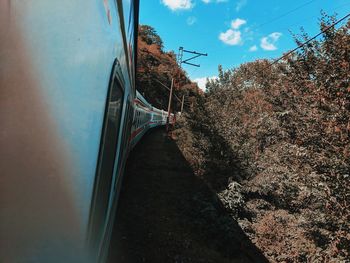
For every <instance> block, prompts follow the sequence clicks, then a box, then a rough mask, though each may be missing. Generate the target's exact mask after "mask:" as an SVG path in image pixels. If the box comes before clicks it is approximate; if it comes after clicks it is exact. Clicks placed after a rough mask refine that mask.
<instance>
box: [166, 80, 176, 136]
mask: <svg viewBox="0 0 350 263" xmlns="http://www.w3.org/2000/svg"><path fill="white" fill-rule="evenodd" d="M173 87H174V78H172V79H171V87H170V93H169V103H168V117H167V118H166V130H167V131H169V119H170V109H171V100H172V98H173Z"/></svg>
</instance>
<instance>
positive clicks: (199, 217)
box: [109, 129, 267, 263]
mask: <svg viewBox="0 0 350 263" xmlns="http://www.w3.org/2000/svg"><path fill="white" fill-rule="evenodd" d="M222 207H223V206H222V204H221V203H220V201H219V199H218V198H217V197H216V195H215V194H214V193H213V192H212V191H211V190H210V189H209V188H208V186H207V185H206V184H205V183H204V182H203V181H202V180H201V179H200V178H198V177H197V176H195V175H194V174H193V171H192V170H191V168H190V166H189V164H188V163H187V161H186V159H185V158H184V157H183V155H182V153H181V152H180V150H179V149H178V147H177V145H176V143H175V142H174V141H172V140H171V139H169V138H168V137H167V135H166V133H165V132H164V130H163V129H155V130H152V131H151V132H150V133H148V134H147V135H146V136H145V138H143V139H142V141H141V142H140V143H139V144H138V145H137V146H136V148H135V149H134V150H133V152H132V153H131V155H130V158H129V160H128V163H127V166H126V172H125V177H124V182H123V186H122V192H121V195H120V202H119V208H118V213H117V218H116V223H115V227H114V230H113V237H112V243H111V244H112V245H111V249H110V255H109V262H113V263H122V262H128V263H138V262H152V263H158V262H159V263H167V262H174V263H175V262H176V263H189V262H195V263H197V262H215V263H218V262H224V263H225V262H267V259H266V258H265V257H264V256H263V255H262V253H261V252H260V251H259V250H258V249H257V248H256V247H255V246H254V245H253V244H252V243H251V241H250V240H249V238H248V237H247V236H246V235H245V234H244V232H243V231H242V229H241V228H240V227H239V225H238V224H237V222H236V221H235V220H233V219H232V217H230V216H229V215H228V214H227V213H226V212H225V210H224V209H222Z"/></svg>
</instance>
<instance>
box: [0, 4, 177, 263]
mask: <svg viewBox="0 0 350 263" xmlns="http://www.w3.org/2000/svg"><path fill="white" fill-rule="evenodd" d="M138 13H139V1H137V0H134V1H133V0H93V1H85V0H84V1H83V0H75V1H71V0H61V1H47V0H26V1H22V0H4V1H1V2H0V57H1V59H0V90H1V96H0V101H1V111H0V125H1V133H0V167H1V175H0V262H16V263H17V262H45V263H51V262H68V263H69V262H74V263H79V262H84V263H90V262H91V263H95V262H105V261H106V258H107V255H108V250H109V244H110V239H111V232H112V228H113V224H114V219H115V214H116V213H117V205H118V196H119V192H120V188H121V184H122V178H123V173H124V172H123V171H124V167H125V163H126V159H127V157H128V154H129V152H130V151H131V150H132V149H133V148H134V147H135V145H136V144H137V143H138V142H139V141H140V139H141V138H142V136H143V135H144V134H145V133H146V132H147V131H148V130H149V129H151V128H154V127H157V126H164V125H165V124H166V122H167V120H168V121H169V122H170V123H173V122H174V120H175V117H174V115H173V114H170V115H168V112H165V111H164V110H162V109H157V108H155V107H153V106H152V105H151V104H150V103H148V102H147V101H146V99H145V98H144V97H143V96H142V95H141V94H140V93H139V92H138V91H137V88H136V77H135V76H136V65H137V31H138ZM140 176H142V173H141V174H140Z"/></svg>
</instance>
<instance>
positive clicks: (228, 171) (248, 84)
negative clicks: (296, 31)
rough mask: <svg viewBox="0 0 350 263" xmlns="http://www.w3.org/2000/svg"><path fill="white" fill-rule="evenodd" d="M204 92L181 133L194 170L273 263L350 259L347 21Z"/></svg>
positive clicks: (325, 21) (224, 76)
mask: <svg viewBox="0 0 350 263" xmlns="http://www.w3.org/2000/svg"><path fill="white" fill-rule="evenodd" d="M335 20H336V18H335V17H329V16H327V15H325V14H323V16H322V18H321V20H320V29H321V30H323V29H325V28H326V27H328V26H329V25H331V24H332V23H333V22H334V21H335ZM309 39H310V37H309V36H308V35H307V34H306V33H305V32H301V35H298V36H295V42H296V44H297V45H300V44H301V43H302V42H304V41H306V40H309ZM141 48H142V46H141ZM159 52H160V51H159ZM143 54H146V52H144V53H143ZM167 56H171V54H167ZM158 62H159V61H157V63H158ZM158 68H159V69H160V68H161V66H158ZM207 90H208V92H207V93H206V94H205V96H198V97H197V100H196V103H195V107H194V110H193V111H188V112H187V114H186V116H185V117H184V118H182V119H181V120H180V122H179V123H178V127H177V130H176V131H175V132H174V134H175V135H176V139H177V143H178V145H179V147H180V148H181V150H182V152H183V154H184V155H185V157H186V159H187V160H188V161H189V162H190V163H191V165H192V168H193V169H194V170H195V172H196V174H197V175H198V176H199V177H201V178H203V180H205V181H206V182H207V184H208V185H209V186H210V187H211V189H212V190H213V191H214V192H216V194H217V195H218V196H219V198H220V200H221V201H222V203H223V204H224V206H225V208H226V209H227V210H228V211H229V212H230V214H231V215H232V217H234V218H235V219H236V220H237V221H238V222H239V224H240V226H241V227H242V229H243V230H244V231H245V233H246V234H247V235H248V236H249V237H250V238H251V240H252V241H253V242H254V243H255V244H256V246H257V247H258V248H259V249H260V250H261V251H262V252H263V253H264V255H265V256H266V257H267V258H268V259H269V260H271V261H272V262H349V261H347V260H350V223H349V222H350V174H349V173H350V21H348V22H347V24H345V25H344V26H342V27H340V28H338V29H336V28H334V27H331V28H330V30H328V31H326V32H324V33H323V34H322V36H321V37H320V38H318V39H315V40H312V41H310V42H309V43H308V44H307V45H305V46H303V47H302V48H301V49H299V50H298V51H297V52H295V53H293V54H292V55H290V56H288V57H287V58H286V59H283V60H281V61H279V62H278V63H275V64H272V61H269V60H257V61H254V62H249V63H245V64H242V65H240V66H239V67H237V68H233V69H231V70H227V71H224V70H223V69H222V67H221V66H219V72H218V78H217V79H215V80H210V81H208V83H207Z"/></svg>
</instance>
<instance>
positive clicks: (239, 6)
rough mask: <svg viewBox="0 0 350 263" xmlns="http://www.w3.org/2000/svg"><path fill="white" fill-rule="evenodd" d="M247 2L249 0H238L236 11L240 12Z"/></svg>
mask: <svg viewBox="0 0 350 263" xmlns="http://www.w3.org/2000/svg"><path fill="white" fill-rule="evenodd" d="M247 3H248V1H247V0H238V1H237V2H236V7H235V9H236V12H239V10H241V9H242V8H243V7H244V6H245V5H246V4H247Z"/></svg>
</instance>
